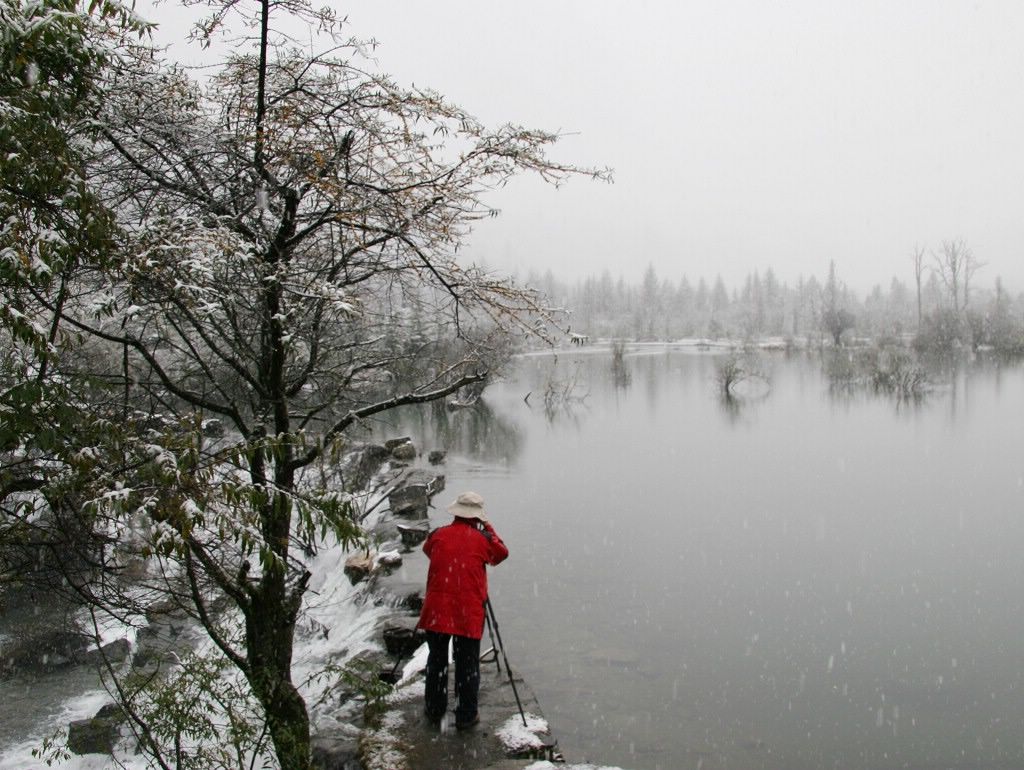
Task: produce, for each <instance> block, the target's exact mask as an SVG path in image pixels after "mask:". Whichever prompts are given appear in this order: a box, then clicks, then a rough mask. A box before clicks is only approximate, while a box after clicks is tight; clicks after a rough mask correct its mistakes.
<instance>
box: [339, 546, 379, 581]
mask: <svg viewBox="0 0 1024 770" xmlns="http://www.w3.org/2000/svg"><path fill="white" fill-rule="evenodd" d="M373 563H374V554H372V553H371V554H362V553H358V554H355V555H354V556H349V557H348V558H347V559H345V575H346V576H347V577H348V579H349V580H350V581H352V585H355V584H356V583H358V582H359V581H360V580H364V579H365V578H367V577H369V575H370V573H371V572H373Z"/></svg>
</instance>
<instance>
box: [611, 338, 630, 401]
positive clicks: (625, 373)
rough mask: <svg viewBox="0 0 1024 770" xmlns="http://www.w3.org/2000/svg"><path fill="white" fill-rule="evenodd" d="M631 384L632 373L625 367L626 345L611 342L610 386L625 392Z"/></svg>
mask: <svg viewBox="0 0 1024 770" xmlns="http://www.w3.org/2000/svg"><path fill="white" fill-rule="evenodd" d="M632 382H633V373H632V372H630V370H629V367H628V366H627V365H626V343H625V342H623V341H622V340H615V341H614V342H612V384H613V385H614V386H615V388H616V389H621V390H625V389H626V388H628V387H629V386H630V385H631V384H632Z"/></svg>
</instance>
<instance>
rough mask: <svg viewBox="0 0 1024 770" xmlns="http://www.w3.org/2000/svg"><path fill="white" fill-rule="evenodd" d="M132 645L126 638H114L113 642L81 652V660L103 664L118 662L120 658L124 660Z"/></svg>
mask: <svg viewBox="0 0 1024 770" xmlns="http://www.w3.org/2000/svg"><path fill="white" fill-rule="evenodd" d="M131 651H132V647H131V644H129V643H128V640H127V639H115V640H114V641H113V642H108V643H107V644H105V645H103V646H102V647H100V648H99V649H95V650H88V651H87V652H85V653H83V654H82V658H81V661H82V662H83V663H91V664H94V665H103V664H104V663H106V662H110V663H120V662H121V661H122V660H126V659H127V658H128V656H129V655H130V654H131Z"/></svg>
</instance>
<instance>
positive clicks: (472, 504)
mask: <svg viewBox="0 0 1024 770" xmlns="http://www.w3.org/2000/svg"><path fill="white" fill-rule="evenodd" d="M448 513H450V514H451V515H452V516H455V517H457V518H460V519H480V521H487V513H486V511H484V499H483V498H482V497H480V495H478V494H477V493H476V492H463V493H462V494H461V495H459V496H458V497H457V498H455V502H454V503H452V504H451V505H449V506H448Z"/></svg>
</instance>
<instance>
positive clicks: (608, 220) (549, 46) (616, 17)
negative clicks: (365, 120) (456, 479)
mask: <svg viewBox="0 0 1024 770" xmlns="http://www.w3.org/2000/svg"><path fill="white" fill-rule="evenodd" d="M329 1H330V2H332V3H334V5H335V7H336V8H337V10H338V11H339V13H340V14H344V15H347V16H348V20H349V24H350V30H351V32H352V33H353V34H355V35H358V36H361V37H374V38H376V39H377V40H378V41H379V43H380V46H379V47H378V48H377V50H376V57H377V60H378V62H379V65H380V69H381V70H383V71H385V72H389V73H390V74H392V75H393V76H394V77H395V78H396V79H397V80H399V81H400V82H402V83H406V84H408V83H415V84H417V85H423V86H429V87H431V88H434V89H436V90H438V91H440V92H442V93H444V94H445V95H446V96H448V97H449V98H451V99H453V100H454V101H456V102H457V103H459V104H460V105H462V106H463V107H465V108H467V109H468V110H469V111H470V112H472V113H474V114H475V115H477V116H478V117H479V118H481V119H482V120H484V121H485V122H486V123H489V124H498V123H502V122H506V121H511V122H517V123H522V124H525V125H528V126H536V127H540V128H547V129H552V130H561V131H564V132H566V133H567V134H569V135H568V136H566V138H565V139H564V140H563V141H562V142H561V143H560V144H559V145H558V146H557V147H556V148H555V150H554V155H555V156H556V157H557V158H558V159H559V160H564V161H570V162H575V163H579V164H581V165H595V166H611V167H613V168H614V170H615V183H614V184H612V185H607V184H603V183H599V182H590V181H587V180H585V179H582V178H581V179H574V180H572V181H571V182H569V184H568V185H567V186H565V187H563V188H561V189H559V190H554V189H548V188H545V186H544V185H543V184H542V183H539V182H537V181H536V180H522V181H519V182H516V183H514V184H512V185H511V186H510V187H509V188H508V189H506V190H504V191H501V192H500V193H499V194H498V195H496V197H495V198H494V199H493V202H494V203H495V205H497V206H499V207H500V208H501V209H502V211H503V213H502V216H501V217H500V218H498V219H496V220H489V221H487V222H484V223H481V224H480V225H479V227H478V228H477V232H476V234H475V235H474V237H473V239H472V242H471V244H470V248H469V249H467V252H466V254H467V255H468V256H469V257H471V258H474V259H476V260H478V261H484V262H486V263H487V264H488V265H490V266H492V267H500V268H503V269H509V270H518V271H519V273H520V274H521V275H522V274H525V272H526V271H528V270H530V269H538V270H545V269H547V268H549V267H550V268H551V269H552V270H553V271H554V272H555V273H556V275H561V276H563V277H567V278H573V277H577V276H582V275H586V274H598V273H600V272H601V271H602V270H605V269H607V270H609V271H610V272H611V273H612V275H613V276H615V277H617V276H619V275H623V276H624V277H625V278H626V279H627V280H638V279H639V277H640V276H641V274H642V272H643V270H644V269H645V267H646V266H647V264H648V263H653V264H654V265H655V267H656V269H657V270H658V272H659V274H660V275H661V276H662V277H664V278H671V279H672V280H678V279H679V278H681V277H682V276H683V274H686V275H688V276H689V277H690V278H691V279H694V280H695V279H696V278H698V277H700V276H705V277H707V278H708V279H712V278H714V276H715V275H716V274H718V273H721V274H722V276H723V278H725V280H726V282H727V283H729V284H732V285H737V284H738V283H739V282H740V281H741V280H742V279H743V277H744V276H745V275H746V274H747V273H748V272H749V271H752V270H754V269H759V270H761V271H762V272H763V271H764V269H765V268H767V267H768V266H771V267H773V268H774V269H775V271H776V274H777V275H778V277H779V278H780V279H782V280H785V281H788V282H791V283H792V282H795V281H796V279H797V277H798V276H800V275H804V276H807V275H810V274H815V275H818V276H819V277H821V276H823V275H824V274H825V272H826V271H827V268H828V263H829V260H830V259H835V260H836V263H837V266H838V268H839V271H840V275H841V277H843V278H844V279H846V280H847V282H848V283H850V285H851V286H853V287H854V288H856V289H858V290H860V291H863V290H866V289H868V288H870V287H871V286H872V285H873V284H874V283H882V284H883V285H885V286H887V285H888V282H889V280H890V279H891V278H892V277H893V276H894V275H898V276H899V277H900V278H902V279H903V280H905V281H907V282H908V283H910V282H911V280H912V270H911V262H910V254H911V251H912V249H913V248H914V246H915V245H924V246H926V247H928V248H930V249H937V248H938V247H939V245H940V243H941V241H942V240H943V239H950V238H963V239H964V240H965V241H966V242H967V244H968V245H969V246H970V247H971V248H972V249H973V251H974V253H975V255H976V256H977V257H978V258H979V259H980V260H981V261H983V262H986V263H987V267H986V268H985V269H984V270H983V271H982V272H980V273H979V274H978V276H977V280H978V284H979V285H991V284H992V282H993V281H994V280H995V277H996V276H997V275H1001V276H1002V277H1003V279H1004V281H1005V282H1006V284H1007V286H1008V287H1010V288H1014V289H1017V290H1024V259H1022V258H1021V257H1022V256H1024V216H1022V214H1024V43H1022V41H1024V2H1021V1H1020V0H1005V1H1003V2H996V1H995V0H981V1H980V2H973V3H972V2H951V1H944V0H922V1H921V2H909V1H908V0H900V1H899V2H893V1H892V0H887V1H885V2H873V1H872V2H868V1H865V0H858V1H857V2H850V0H837V1H835V2H832V1H826V0H805V1H801V2H786V3H781V2H771V1H770V0H745V1H742V2H723V1H721V0H714V1H713V0H701V1H700V2H689V1H679V0H676V1H674V2H670V1H668V0H662V1H658V2H653V1H652V2H643V1H642V0H633V2H608V1H607V0H588V1H584V0H571V1H569V0H545V1H543V2H541V1H540V0H516V2H502V3H497V2H482V1H481V0H475V1H474V2H471V1H470V0H430V1H429V2H426V1H424V0H420V1H418V2H413V1H411V0H401V1H399V0H329ZM173 7H174V6H171V5H163V6H161V8H160V10H159V11H158V12H157V13H156V20H157V21H160V20H161V17H165V16H166V15H167V14H168V13H171V9H172V8H173ZM163 20H164V21H166V22H169V20H168V19H166V18H165V19H163ZM167 26H168V27H170V26H171V25H170V24H169V23H168V25H167Z"/></svg>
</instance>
